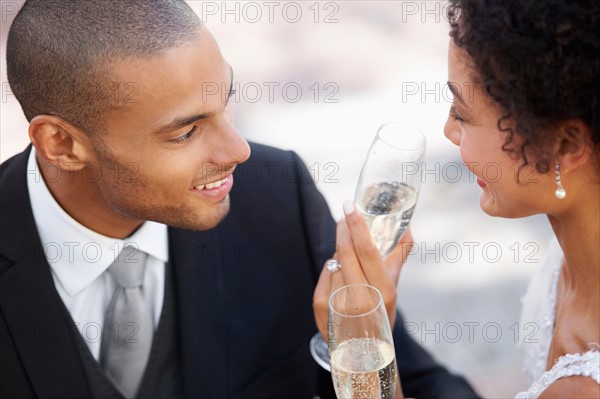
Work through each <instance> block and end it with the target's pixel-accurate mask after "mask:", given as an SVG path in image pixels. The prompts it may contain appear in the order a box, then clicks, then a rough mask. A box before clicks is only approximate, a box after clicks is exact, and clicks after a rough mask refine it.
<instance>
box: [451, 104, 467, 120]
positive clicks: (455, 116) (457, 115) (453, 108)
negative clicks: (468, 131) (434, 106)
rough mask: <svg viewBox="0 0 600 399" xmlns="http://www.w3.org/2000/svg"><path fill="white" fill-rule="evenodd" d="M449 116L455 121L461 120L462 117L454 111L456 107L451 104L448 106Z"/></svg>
mask: <svg viewBox="0 0 600 399" xmlns="http://www.w3.org/2000/svg"><path fill="white" fill-rule="evenodd" d="M450 116H451V117H452V118H454V120H455V121H458V122H463V121H464V119H463V117H462V116H460V114H459V113H458V112H457V111H456V107H455V106H454V105H453V106H451V107H450Z"/></svg>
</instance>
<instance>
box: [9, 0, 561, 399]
mask: <svg viewBox="0 0 600 399" xmlns="http://www.w3.org/2000/svg"><path fill="white" fill-rule="evenodd" d="M188 3H189V4H190V5H191V6H192V7H193V8H194V9H195V10H196V12H197V13H198V15H199V16H200V17H201V18H202V19H203V21H204V22H205V23H206V25H207V26H208V28H209V29H210V30H211V31H212V33H213V34H214V35H215V37H216V38H217V41H218V42H219V43H220V46H221V50H222V52H223V54H224V56H225V58H226V59H227V60H228V61H229V63H230V64H231V65H232V66H233V68H234V71H235V81H236V83H237V87H236V88H237V90H238V92H237V94H236V96H235V97H234V98H233V99H232V100H233V104H234V108H235V113H236V123H237V126H238V129H239V130H240V132H241V133H242V134H243V135H244V136H245V137H247V138H248V139H249V140H254V141H258V142H262V143H267V144H270V145H274V146H278V147H282V148H286V149H292V150H295V151H296V152H298V153H299V154H300V156H301V157H302V158H303V159H304V160H305V162H306V164H307V166H308V167H309V169H310V170H311V172H312V173H313V177H314V180H315V181H316V183H317V185H318V187H319V188H320V190H321V191H322V192H323V194H324V195H325V197H326V199H327V201H328V202H329V204H330V206H331V209H332V213H333V214H334V216H336V217H340V216H341V214H342V212H341V206H342V203H343V201H344V200H346V199H352V198H353V195H354V186H355V184H356V182H357V179H358V174H359V172H360V167H361V164H362V160H363V158H364V156H365V155H366V151H367V148H368V146H369V144H370V142H371V140H372V138H373V135H374V134H375V131H376V129H377V127H378V126H379V125H381V124H382V123H384V122H388V121H404V122H407V123H410V124H412V125H415V126H417V127H419V128H420V129H421V130H422V131H423V132H424V133H425V134H426V136H427V139H428V155H427V158H426V162H427V174H426V175H425V178H424V183H423V185H422V189H421V194H420V199H419V204H418V205H417V209H416V212H415V216H414V218H413V222H412V229H413V235H414V237H415V240H416V243H417V244H416V250H415V253H414V254H413V255H412V256H411V258H410V260H409V262H408V264H407V265H406V267H405V268H404V270H403V274H402V276H401V281H400V284H399V287H398V292H399V306H400V308H401V309H402V310H403V312H404V315H405V319H406V320H405V321H406V322H407V327H408V328H409V331H411V332H412V333H413V336H414V337H415V338H416V339H417V340H419V341H420V342H421V343H422V344H423V345H425V346H426V347H428V348H429V349H430V350H431V351H432V352H433V353H434V355H435V356H436V357H437V358H438V359H439V360H440V361H441V362H442V363H443V364H445V365H446V366H448V367H449V368H450V369H452V370H453V371H455V372H458V373H462V374H464V375H466V376H467V378H468V379H469V380H470V381H471V383H473V385H474V386H475V387H476V388H477V389H478V390H479V392H480V393H481V394H482V395H484V396H486V397H493V398H501V397H514V395H515V393H516V392H518V391H519V390H520V389H522V388H524V387H525V384H526V381H525V378H524V376H523V374H522V373H521V365H520V359H519V356H518V353H517V349H516V342H517V341H522V340H523V339H524V338H525V337H527V336H530V338H533V339H535V332H534V331H532V330H527V329H524V328H523V326H519V325H518V317H519V308H520V298H521V296H522V295H523V293H524V290H525V287H526V284H527V280H528V278H529V277H530V276H531V274H532V273H533V272H534V271H535V270H536V268H537V267H539V265H540V263H541V262H542V261H543V259H544V256H545V253H546V248H547V242H548V240H549V237H550V236H551V231H550V229H549V227H548V226H547V223H546V220H545V218H544V217H541V216H539V217H534V218H528V219H522V220H502V219H493V218H490V217H488V216H487V215H485V214H483V212H482V211H481V210H480V209H479V200H478V198H479V192H480V189H479V187H478V186H477V185H476V184H475V183H474V180H473V178H472V176H470V175H469V174H468V173H467V171H466V170H465V169H464V168H462V167H461V166H460V165H461V163H460V158H459V155H458V150H457V148H455V147H453V146H452V145H451V144H450V143H449V142H448V141H447V140H446V139H445V137H444V135H443V132H442V128H443V125H444V122H445V120H446V116H447V112H448V107H449V105H450V101H451V98H450V97H451V96H450V93H449V91H448V90H447V89H446V88H445V86H444V85H445V82H446V80H447V64H446V53H447V45H448V35H447V32H448V27H447V22H446V20H445V15H444V11H445V7H446V3H445V2H438V1H426V2H425V1H416V2H413V1H368V0H363V1H319V2H317V1H301V2H290V1H267V2H260V1H259V2H251V1H218V2H210V1H206V2H200V1H188ZM20 4H22V2H21V1H16V2H15V1H2V17H1V18H2V19H1V21H2V31H1V32H2V55H3V57H2V75H1V79H2V103H1V104H0V106H1V107H0V119H1V136H0V158H1V159H2V160H6V159H7V158H8V157H10V156H11V155H13V154H15V153H16V152H18V151H21V150H22V149H23V148H24V147H25V145H26V144H27V142H28V139H27V123H26V120H25V118H24V117H23V115H22V112H21V109H20V107H19V105H18V104H17V103H16V101H15V99H14V97H13V96H12V95H11V94H10V90H9V88H8V84H7V80H6V75H5V41H6V34H7V31H8V26H9V24H10V21H11V19H12V17H13V16H14V13H15V11H16V10H17V9H18V7H19V6H20Z"/></svg>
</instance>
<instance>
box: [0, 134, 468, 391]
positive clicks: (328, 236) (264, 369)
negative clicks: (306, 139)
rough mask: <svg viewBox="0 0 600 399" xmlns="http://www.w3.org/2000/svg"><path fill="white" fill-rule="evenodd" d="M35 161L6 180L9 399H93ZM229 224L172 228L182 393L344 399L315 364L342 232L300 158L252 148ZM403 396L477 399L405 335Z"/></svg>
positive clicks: (2, 249)
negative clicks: (42, 220) (317, 319)
mask: <svg viewBox="0 0 600 399" xmlns="http://www.w3.org/2000/svg"><path fill="white" fill-rule="evenodd" d="M28 154H29V149H27V150H26V151H24V152H23V153H21V154H19V155H16V156H15V157H13V158H11V159H9V160H8V161H6V162H4V163H3V164H2V166H1V169H0V398H12V397H25V398H29V397H39V398H85V397H89V395H90V392H89V387H88V384H87V381H86V378H85V375H84V372H83V370H82V365H81V363H80V358H79V354H78V352H77V348H76V345H75V341H74V337H73V328H72V323H73V321H72V319H71V318H70V316H69V314H68V311H67V310H66V308H65V307H64V305H63V303H62V301H61V299H60V297H59V295H58V293H57V291H56V289H55V286H54V282H53V280H52V276H51V272H50V267H49V265H48V263H47V261H46V259H45V257H44V251H43V248H42V246H41V242H40V238H39V235H38V232H37V230H36V227H35V223H34V219H33V213H32V210H31V206H30V201H29V195H28V191H27V183H26V176H27V171H26V165H27V157H28ZM234 178H235V184H234V188H233V191H232V193H231V212H230V214H229V215H228V216H227V217H226V218H225V220H224V221H223V222H222V223H221V224H219V226H218V227H216V228H215V229H212V230H209V231H187V230H181V229H175V228H169V246H170V247H169V248H170V259H171V266H172V267H173V278H174V284H175V291H176V302H177V303H176V305H177V315H178V320H179V327H178V330H179V341H180V346H181V361H182V369H183V386H184V393H185V396H186V397H189V398H240V399H241V398H257V399H259V398H260V399H266V398H285V399H287V398H306V399H312V398H313V397H314V396H315V395H321V397H322V398H327V397H332V398H333V397H334V394H333V390H332V387H331V377H330V376H329V374H328V373H326V372H324V371H323V370H321V369H320V368H319V367H318V366H317V365H316V364H315V363H314V361H313V359H312V358H311V356H310V353H309V350H308V342H309V340H310V338H311V337H312V335H313V334H314V333H315V332H316V331H317V329H316V326H315V323H314V319H313V313H312V294H313V289H314V287H315V285H316V282H317V279H318V276H319V273H320V269H321V267H322V265H323V262H324V261H325V260H326V259H327V258H328V257H329V256H331V254H332V253H333V251H334V248H335V222H334V221H333V219H332V218H331V215H330V213H329V210H328V208H327V205H326V203H325V201H324V199H323V197H322V196H321V194H320V193H319V192H318V191H317V189H316V187H315V185H314V184H313V182H312V180H311V178H310V175H309V174H308V171H307V170H306V168H305V166H304V165H303V163H302V162H301V161H300V160H299V158H298V157H297V155H296V154H294V153H293V152H286V151H281V150H276V149H273V148H270V147H266V146H262V145H256V144H252V156H251V157H250V159H249V160H248V161H247V162H246V163H245V164H243V165H240V166H239V167H238V169H237V170H236V172H235V176H234ZM397 320H398V321H397V323H396V329H395V331H394V338H395V343H396V347H397V361H398V366H399V372H400V375H401V378H402V383H403V387H404V390H405V393H406V394H407V395H409V396H417V397H419V398H428V397H431V398H433V397H439V398H451V397H457V398H468V397H475V394H474V393H473V391H472V390H471V389H470V388H469V387H468V385H467V384H466V383H465V382H464V380H463V379H461V378H458V377H455V376H452V375H451V374H449V373H448V372H447V371H446V370H445V369H444V368H442V367H440V366H439V365H437V364H436V363H435V362H434V361H433V359H432V358H431V357H430V356H429V355H428V354H427V353H425V352H424V351H423V350H422V349H421V348H420V347H419V346H418V345H417V344H416V343H415V342H414V341H413V340H412V339H411V338H410V337H409V336H408V335H407V334H406V331H405V330H403V323H402V319H401V318H400V317H398V319H397Z"/></svg>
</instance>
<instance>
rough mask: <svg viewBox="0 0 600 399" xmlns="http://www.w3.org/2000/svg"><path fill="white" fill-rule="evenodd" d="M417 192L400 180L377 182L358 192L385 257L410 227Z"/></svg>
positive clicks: (360, 205)
mask: <svg viewBox="0 0 600 399" xmlns="http://www.w3.org/2000/svg"><path fill="white" fill-rule="evenodd" d="M417 197H418V193H417V191H416V190H415V189H414V188H412V187H410V186H408V185H406V184H404V183H399V182H386V183H377V184H373V185H371V186H369V187H367V188H366V189H365V190H363V191H362V192H361V193H359V195H358V200H357V205H358V208H359V210H360V212H361V213H362V215H363V217H364V218H365V221H366V222H367V225H368V226H369V231H370V232H371V236H372V237H373V241H375V244H376V245H377V249H378V250H379V253H380V254H381V255H382V256H386V255H388V254H389V253H390V252H391V251H392V250H393V249H394V247H395V246H396V244H398V241H399V240H400V237H402V234H404V232H405V231H406V229H407V228H408V224H409V223H410V219H411V217H412V215H413V212H414V210H415V205H416V204H417Z"/></svg>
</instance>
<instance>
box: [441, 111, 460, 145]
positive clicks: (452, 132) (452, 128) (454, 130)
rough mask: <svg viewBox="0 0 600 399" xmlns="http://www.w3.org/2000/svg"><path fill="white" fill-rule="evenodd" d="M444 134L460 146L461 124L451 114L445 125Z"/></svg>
mask: <svg viewBox="0 0 600 399" xmlns="http://www.w3.org/2000/svg"><path fill="white" fill-rule="evenodd" d="M444 135H445V136H446V138H447V139H448V140H450V141H451V142H452V144H454V145H457V146H460V125H459V123H458V122H456V121H455V120H453V118H452V117H451V116H449V117H448V120H447V121H446V125H445V126H444Z"/></svg>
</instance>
